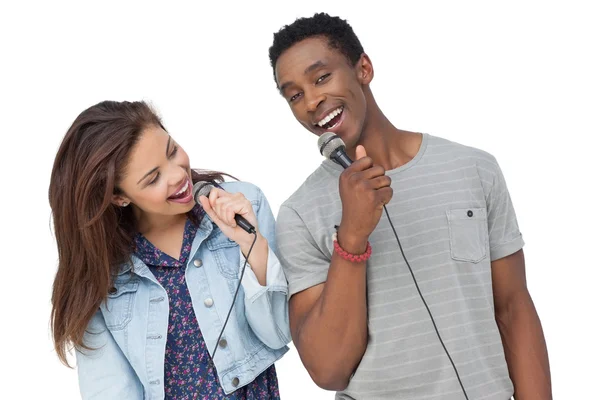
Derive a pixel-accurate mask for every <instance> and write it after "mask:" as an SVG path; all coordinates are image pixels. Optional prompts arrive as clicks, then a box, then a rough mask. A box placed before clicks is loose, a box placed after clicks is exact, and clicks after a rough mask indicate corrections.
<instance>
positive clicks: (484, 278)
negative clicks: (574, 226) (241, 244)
mask: <svg viewBox="0 0 600 400" xmlns="http://www.w3.org/2000/svg"><path fill="white" fill-rule="evenodd" d="M341 171H342V168H341V167H340V166H338V165H337V164H335V163H333V162H331V161H329V160H327V161H325V162H323V164H322V165H321V166H319V168H317V170H316V171H315V172H314V173H313V174H312V175H310V176H309V177H308V178H307V180H306V181H305V182H304V184H303V185H302V186H301V187H300V188H299V189H298V190H297V191H296V192H295V193H294V194H293V195H292V196H291V197H290V198H289V199H288V200H287V201H286V202H285V203H284V204H283V205H282V207H281V209H280V211H279V215H278V220H277V242H278V246H279V253H280V259H281V262H282V264H283V266H284V270H285V272H286V276H287V278H288V280H289V286H290V295H293V294H295V293H297V292H300V291H302V290H305V289H307V288H309V287H311V286H314V285H317V284H320V283H323V282H325V281H326V279H327V271H328V268H329V263H330V260H331V255H332V252H333V243H332V240H331V236H332V234H333V232H334V229H335V228H334V225H336V224H339V223H340V219H341V213H342V206H341V201H340V198H339V191H338V177H339V174H340V173H341ZM387 174H388V175H389V176H390V177H391V178H392V182H393V183H392V187H393V189H394V196H393V199H392V201H391V202H390V204H389V205H388V211H389V212H390V216H391V219H392V221H393V223H394V226H395V228H396V231H397V232H398V235H399V237H400V240H401V242H402V246H403V248H404V251H405V254H406V257H407V258H408V260H409V262H410V264H411V266H412V268H413V271H414V273H415V276H416V279H417V281H418V282H419V285H420V288H421V291H422V293H423V296H424V297H425V299H426V301H427V303H428V304H429V306H430V309H431V312H432V314H433V316H434V318H435V321H436V323H437V326H438V328H439V330H440V334H441V336H442V339H443V340H444V342H445V344H446V347H447V349H448V351H449V352H450V354H451V356H452V358H453V360H454V362H455V364H456V367H457V369H458V372H459V374H460V376H461V379H462V381H463V384H464V385H465V389H466V391H467V393H468V395H469V398H470V399H472V400H473V399H477V400H483V399H488V400H507V399H509V398H510V397H511V396H512V393H513V386H512V383H511V381H510V378H509V375H508V370H507V366H506V361H505V357H504V352H503V347H502V342H501V339H500V335H499V332H498V327H497V325H496V321H495V319H494V304H493V296H492V282H491V261H494V260H497V259H499V258H502V257H505V256H507V255H510V254H512V253H514V252H516V251H518V250H519V249H521V248H522V247H523V244H524V243H523V239H522V237H521V233H520V231H519V227H518V225H517V220H516V217H515V212H514V209H513V206H512V203H511V200H510V196H509V193H508V190H507V187H506V184H505V181H504V178H503V176H502V172H501V170H500V168H499V166H498V164H497V162H496V160H495V159H494V157H492V156H491V155H489V154H488V153H485V152H483V151H481V150H477V149H473V148H470V147H466V146H462V145H459V144H456V143H453V142H450V141H447V140H444V139H441V138H437V137H434V136H431V135H428V134H424V135H423V140H422V144H421V148H420V150H419V152H418V154H417V155H416V156H415V157H414V158H413V160H411V161H410V162H409V163H407V164H405V165H403V166H402V167H400V168H397V169H394V170H391V171H387ZM370 241H371V245H372V247H373V255H372V257H371V259H370V260H369V261H368V265H367V290H368V313H369V342H368V346H367V351H366V353H365V355H364V357H363V359H362V362H361V363H360V365H359V367H358V369H357V371H356V373H355V375H354V376H353V378H352V380H351V382H350V385H349V386H348V388H347V389H346V390H345V391H343V392H340V393H337V395H336V398H337V399H414V400H417V399H429V400H433V399H439V400H442V399H443V400H454V399H456V400H460V399H464V396H463V394H462V390H461V388H460V385H459V384H458V381H457V379H456V376H455V373H454V370H453V369H452V366H451V364H450V362H449V360H448V357H447V356H446V354H445V352H444V350H443V348H442V346H441V344H440V342H439V340H438V337H437V335H436V333H435V330H434V328H433V325H432V323H431V320H430V318H429V315H428V314H427V310H426V309H425V307H424V305H423V303H422V300H421V298H420V297H419V295H418V293H417V290H416V288H415V285H414V282H413V280H412V278H411V275H410V272H409V271H408V268H407V266H406V263H405V262H404V260H403V258H402V255H401V253H400V251H399V248H398V245H397V242H396V239H395V237H394V235H393V232H392V229H391V227H390V225H389V222H388V221H387V218H386V217H385V214H384V216H383V217H382V219H381V221H380V222H379V225H378V226H377V228H376V229H375V231H374V232H373V233H372V235H371V237H370Z"/></svg>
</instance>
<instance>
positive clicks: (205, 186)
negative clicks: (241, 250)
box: [192, 181, 256, 234]
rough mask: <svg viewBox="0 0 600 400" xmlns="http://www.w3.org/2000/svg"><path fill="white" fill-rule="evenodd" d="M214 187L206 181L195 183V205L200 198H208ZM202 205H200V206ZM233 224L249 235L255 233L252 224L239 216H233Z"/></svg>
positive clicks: (193, 190)
mask: <svg viewBox="0 0 600 400" xmlns="http://www.w3.org/2000/svg"><path fill="white" fill-rule="evenodd" d="M214 187H215V185H213V184H212V182H207V181H200V182H196V184H195V185H194V187H193V189H192V192H193V193H194V201H196V203H198V204H200V196H206V197H208V195H209V194H210V191H211V190H213V189H214ZM200 205H202V204H200ZM234 219H235V222H236V223H237V224H238V226H239V227H240V228H242V229H243V230H245V231H246V232H248V233H250V234H255V233H256V228H255V227H253V226H252V224H251V223H250V222H248V220H247V219H246V218H244V217H242V216H241V215H239V214H235V216H234Z"/></svg>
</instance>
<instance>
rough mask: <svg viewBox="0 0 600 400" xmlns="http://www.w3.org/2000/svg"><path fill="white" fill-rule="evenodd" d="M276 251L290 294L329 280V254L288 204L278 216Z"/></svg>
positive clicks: (281, 209) (282, 207)
mask: <svg viewBox="0 0 600 400" xmlns="http://www.w3.org/2000/svg"><path fill="white" fill-rule="evenodd" d="M276 232H277V253H278V255H279V261H280V262H281V264H282V266H283V270H284V273H285V275H286V278H287V280H288V284H289V296H290V297H291V296H292V295H294V294H296V293H298V292H301V291H303V290H306V289H308V288H310V287H312V286H315V285H318V284H320V283H323V282H325V281H326V280H327V272H328V271H329V265H330V257H327V256H326V255H325V254H324V253H323V252H322V251H321V250H320V249H319V247H318V246H317V243H316V241H315V239H314V238H313V236H312V235H311V234H310V231H309V229H308V227H307V226H306V224H305V223H304V221H303V220H302V218H301V217H300V215H298V213H297V212H296V211H295V210H294V209H292V208H290V207H287V206H285V205H283V206H281V208H280V210H279V214H278V216H277V228H276Z"/></svg>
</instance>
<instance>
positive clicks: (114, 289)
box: [108, 286, 118, 294]
mask: <svg viewBox="0 0 600 400" xmlns="http://www.w3.org/2000/svg"><path fill="white" fill-rule="evenodd" d="M117 292H118V290H117V288H116V287H114V286H113V287H111V288H110V289H108V294H116V293H117Z"/></svg>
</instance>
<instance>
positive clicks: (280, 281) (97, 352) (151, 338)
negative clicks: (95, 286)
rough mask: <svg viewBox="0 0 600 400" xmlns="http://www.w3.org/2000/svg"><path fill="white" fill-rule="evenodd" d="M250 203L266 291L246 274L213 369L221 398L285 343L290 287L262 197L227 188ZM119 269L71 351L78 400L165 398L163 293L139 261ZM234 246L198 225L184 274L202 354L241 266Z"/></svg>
mask: <svg viewBox="0 0 600 400" xmlns="http://www.w3.org/2000/svg"><path fill="white" fill-rule="evenodd" d="M221 186H222V187H223V188H224V189H225V190H227V191H229V192H241V193H243V194H244V196H246V198H247V199H248V200H249V201H250V202H251V203H252V207H253V209H254V212H255V214H256V216H257V220H258V229H259V230H260V232H261V234H262V235H263V236H264V237H265V238H266V239H267V241H268V242H269V255H268V262H267V282H266V286H262V285H260V283H259V282H258V280H257V278H256V275H254V273H253V272H252V269H251V268H249V267H247V269H246V272H245V273H244V277H243V279H242V287H241V288H240V292H239V293H238V298H237V300H236V304H235V307H234V310H233V312H232V314H231V317H230V318H229V322H228V323H227V327H226V328H225V332H224V333H223V337H225V338H227V345H226V346H225V347H219V348H218V349H217V352H216V354H215V358H214V364H215V366H216V368H217V373H218V376H219V381H220V382H221V385H222V386H223V389H224V391H225V392H226V393H231V392H233V391H235V390H236V389H238V388H240V387H242V386H244V385H246V384H248V383H250V382H252V381H253V380H254V379H255V378H256V377H257V376H258V375H259V374H260V373H261V372H263V371H264V370H265V369H267V368H268V367H269V366H270V365H272V364H273V363H274V362H275V361H276V360H278V359H279V358H281V357H282V356H283V355H284V354H285V353H286V352H287V350H288V348H287V346H286V344H287V343H289V341H290V330H289V318H288V304H287V293H288V288H287V281H286V279H285V276H284V274H283V270H282V268H281V265H280V263H279V260H278V259H277V256H276V255H275V253H274V252H273V250H272V249H274V248H275V220H274V218H273V214H272V212H271V209H270V207H269V204H268V202H267V200H266V199H265V197H264V195H263V193H262V192H261V191H260V189H259V188H257V187H256V186H254V185H251V184H248V183H243V182H227V183H223V184H221ZM131 261H132V262H131V263H127V264H123V265H121V266H120V272H119V274H118V276H117V278H116V280H115V282H114V288H113V289H112V290H111V291H110V293H109V294H108V298H107V300H106V301H105V302H103V303H102V305H101V306H100V309H99V310H98V311H97V312H96V314H95V315H94V317H93V318H92V320H91V321H90V323H89V326H88V329H87V333H86V334H85V337H84V344H85V345H86V346H88V347H91V348H92V349H94V350H78V351H76V357H77V367H78V374H79V387H80V391H81V395H82V398H83V399H111V400H112V399H119V400H129V399H146V400H155V399H163V398H164V384H163V378H164V359H165V346H166V341H167V328H168V324H169V302H168V298H167V293H166V291H165V290H164V288H163V287H162V286H161V285H160V284H159V283H158V281H157V280H156V278H155V277H154V275H153V274H152V272H151V271H150V270H149V269H148V267H147V266H146V265H145V264H144V263H143V262H142V261H141V260H139V259H138V258H137V257H135V256H133V255H132V257H131ZM244 261H245V259H244V256H243V255H242V253H241V251H240V248H239V246H238V245H237V244H236V243H235V242H233V241H231V240H229V239H228V238H227V237H226V236H225V235H224V234H223V233H222V232H221V230H220V229H219V228H218V227H217V226H216V225H215V224H214V223H213V222H212V221H211V220H210V218H209V217H208V216H205V217H204V218H203V219H202V222H201V224H200V227H199V228H198V231H197V233H196V237H195V238H194V241H193V244H192V249H191V252H190V257H189V260H188V263H187V266H186V273H185V277H186V282H187V285H188V288H189V291H190V295H191V298H192V303H193V307H194V312H195V314H196V318H197V320H198V323H199V325H200V328H201V329H202V334H203V336H204V340H205V341H206V345H207V348H208V349H210V351H212V349H214V347H215V344H216V342H217V337H218V335H219V332H220V331H221V329H222V327H223V323H224V322H225V318H226V316H227V312H228V310H229V307H230V305H231V302H232V300H233V294H234V292H235V289H236V285H237V281H238V278H239V276H240V273H241V268H242V267H243V265H244Z"/></svg>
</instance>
